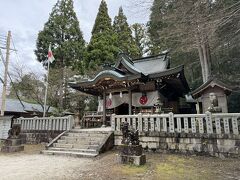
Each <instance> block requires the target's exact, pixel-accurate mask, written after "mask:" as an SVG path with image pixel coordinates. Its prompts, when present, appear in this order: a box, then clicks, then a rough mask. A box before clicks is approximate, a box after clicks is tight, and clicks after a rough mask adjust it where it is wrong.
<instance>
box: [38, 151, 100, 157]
mask: <svg viewBox="0 0 240 180" xmlns="http://www.w3.org/2000/svg"><path fill="white" fill-rule="evenodd" d="M41 153H42V154H45V155H64V156H73V157H87V158H89V157H96V156H97V155H98V153H96V154H93V153H86V152H74V151H68V150H64V151H58V150H43V151H42V152H41Z"/></svg>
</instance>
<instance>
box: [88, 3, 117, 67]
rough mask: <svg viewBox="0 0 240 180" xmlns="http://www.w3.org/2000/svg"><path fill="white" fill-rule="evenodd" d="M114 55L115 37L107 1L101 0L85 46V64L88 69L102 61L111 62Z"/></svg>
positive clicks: (115, 51) (115, 49)
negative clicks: (90, 35)
mask: <svg viewBox="0 0 240 180" xmlns="http://www.w3.org/2000/svg"><path fill="white" fill-rule="evenodd" d="M116 55H117V47H116V37H115V35H114V33H113V29H112V25H111V18H110V17H109V15H108V8H107V3H106V2H105V0H102V1H101V4H100V6H99V9H98V14H97V17H96V20H95V24H94V26H93V30H92V37H91V40H90V43H89V45H88V47H87V62H86V66H87V67H88V68H89V69H96V68H97V67H99V65H103V64H104V63H113V62H114V60H115V59H116Z"/></svg>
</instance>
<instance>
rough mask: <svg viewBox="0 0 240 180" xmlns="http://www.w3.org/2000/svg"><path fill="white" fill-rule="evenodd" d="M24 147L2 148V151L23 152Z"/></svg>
mask: <svg viewBox="0 0 240 180" xmlns="http://www.w3.org/2000/svg"><path fill="white" fill-rule="evenodd" d="M23 150H24V146H23V145H21V146H2V148H1V151H2V152H6V153H11V152H19V151H23Z"/></svg>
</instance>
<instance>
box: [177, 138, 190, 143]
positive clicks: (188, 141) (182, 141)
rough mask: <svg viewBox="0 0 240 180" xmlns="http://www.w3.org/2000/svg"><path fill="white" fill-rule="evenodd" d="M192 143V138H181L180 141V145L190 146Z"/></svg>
mask: <svg viewBox="0 0 240 180" xmlns="http://www.w3.org/2000/svg"><path fill="white" fill-rule="evenodd" d="M190 142H191V141H190V138H180V139H179V143H185V144H189V143H190Z"/></svg>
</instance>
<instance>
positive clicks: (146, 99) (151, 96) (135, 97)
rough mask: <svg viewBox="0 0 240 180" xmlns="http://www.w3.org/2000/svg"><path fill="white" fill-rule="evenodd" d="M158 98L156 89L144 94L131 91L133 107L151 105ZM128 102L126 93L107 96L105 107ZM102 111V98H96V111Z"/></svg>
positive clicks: (113, 106) (108, 107)
mask: <svg viewBox="0 0 240 180" xmlns="http://www.w3.org/2000/svg"><path fill="white" fill-rule="evenodd" d="M158 98H159V96H158V92H157V91H152V92H147V93H146V95H145V96H143V94H142V93H132V105H133V106H135V107H143V106H145V107H147V106H148V107H151V106H154V104H156V103H157V99H158ZM123 103H126V104H129V99H128V94H122V97H120V93H119V94H115V95H112V98H111V99H110V98H109V96H107V97H106V109H113V108H115V107H118V106H120V105H121V104H123ZM102 111H103V100H102V99H100V100H98V112H102Z"/></svg>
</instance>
